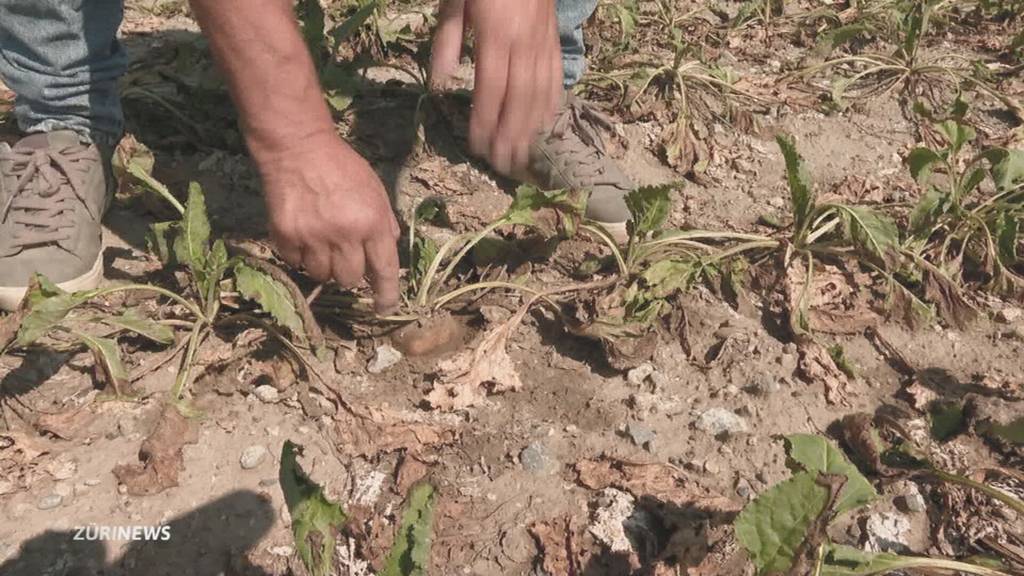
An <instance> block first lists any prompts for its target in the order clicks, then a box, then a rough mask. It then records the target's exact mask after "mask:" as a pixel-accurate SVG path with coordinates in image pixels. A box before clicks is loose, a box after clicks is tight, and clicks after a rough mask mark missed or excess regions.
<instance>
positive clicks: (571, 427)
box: [565, 424, 580, 434]
mask: <svg viewBox="0 0 1024 576" xmlns="http://www.w3.org/2000/svg"><path fill="white" fill-rule="evenodd" d="M579 431H580V429H579V428H577V427H576V425H575V424H569V425H568V426H566V427H565V433H566V434H575V433H577V432H579Z"/></svg>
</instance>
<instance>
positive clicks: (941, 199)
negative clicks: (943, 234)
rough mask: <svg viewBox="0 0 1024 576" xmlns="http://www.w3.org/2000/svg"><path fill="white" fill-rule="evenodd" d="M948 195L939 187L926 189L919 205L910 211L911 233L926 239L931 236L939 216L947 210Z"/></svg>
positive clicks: (918, 202)
mask: <svg viewBox="0 0 1024 576" xmlns="http://www.w3.org/2000/svg"><path fill="white" fill-rule="evenodd" d="M948 204H949V203H948V197H947V194H946V193H945V192H943V191H942V190H939V189H938V188H930V189H928V190H926V191H925V193H924V194H923V195H922V196H921V199H920V200H918V201H917V206H915V207H914V210H913V212H911V213H910V233H911V235H912V236H914V237H917V238H920V239H922V240H926V239H927V238H928V237H929V236H931V234H932V231H933V230H934V228H935V223H936V222H937V221H938V219H939V216H941V215H942V214H944V213H945V212H946V206H948Z"/></svg>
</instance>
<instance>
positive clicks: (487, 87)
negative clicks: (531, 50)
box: [469, 34, 510, 157]
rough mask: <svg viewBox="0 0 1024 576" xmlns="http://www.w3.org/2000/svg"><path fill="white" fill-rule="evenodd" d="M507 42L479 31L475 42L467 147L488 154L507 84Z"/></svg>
mask: <svg viewBox="0 0 1024 576" xmlns="http://www.w3.org/2000/svg"><path fill="white" fill-rule="evenodd" d="M509 52H510V45H509V43H508V42H507V41H506V40H505V39H504V38H494V37H491V36H488V35H486V34H479V35H478V38H477V41H476V81H475V82H474V85H473V110H472V112H470V116H469V147H470V150H472V152H473V153H474V154H476V155H477V156H484V157H487V156H488V155H489V154H490V152H491V141H492V140H493V138H494V132H495V131H496V130H497V127H498V120H499V119H500V117H501V108H502V105H503V104H504V101H505V88H506V86H507V85H508V73H509Z"/></svg>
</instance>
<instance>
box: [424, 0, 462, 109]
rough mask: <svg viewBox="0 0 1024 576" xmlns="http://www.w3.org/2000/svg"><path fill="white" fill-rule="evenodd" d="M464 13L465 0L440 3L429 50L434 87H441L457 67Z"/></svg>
mask: <svg viewBox="0 0 1024 576" xmlns="http://www.w3.org/2000/svg"><path fill="white" fill-rule="evenodd" d="M465 13H466V0H446V1H445V2H444V4H442V5H441V12H440V15H439V16H438V23H437V30H436V31H435V32H434V44H433V46H432V47H431V51H430V86H431V87H432V88H434V89H443V88H444V87H445V85H446V84H447V83H448V82H449V81H450V80H451V78H452V76H453V75H454V74H455V70H456V69H457V68H458V67H459V57H460V56H462V37H463V33H464V31H465Z"/></svg>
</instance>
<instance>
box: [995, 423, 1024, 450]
mask: <svg viewBox="0 0 1024 576" xmlns="http://www.w3.org/2000/svg"><path fill="white" fill-rule="evenodd" d="M988 434H991V435H993V436H996V437H997V438H1001V439H1002V440H1005V441H1007V442H1010V443H1012V444H1016V445H1018V446H1024V416H1022V417H1020V418H1017V419H1016V420H1013V421H1012V422H1010V423H1009V424H993V425H992V426H990V427H989V429H988Z"/></svg>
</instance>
